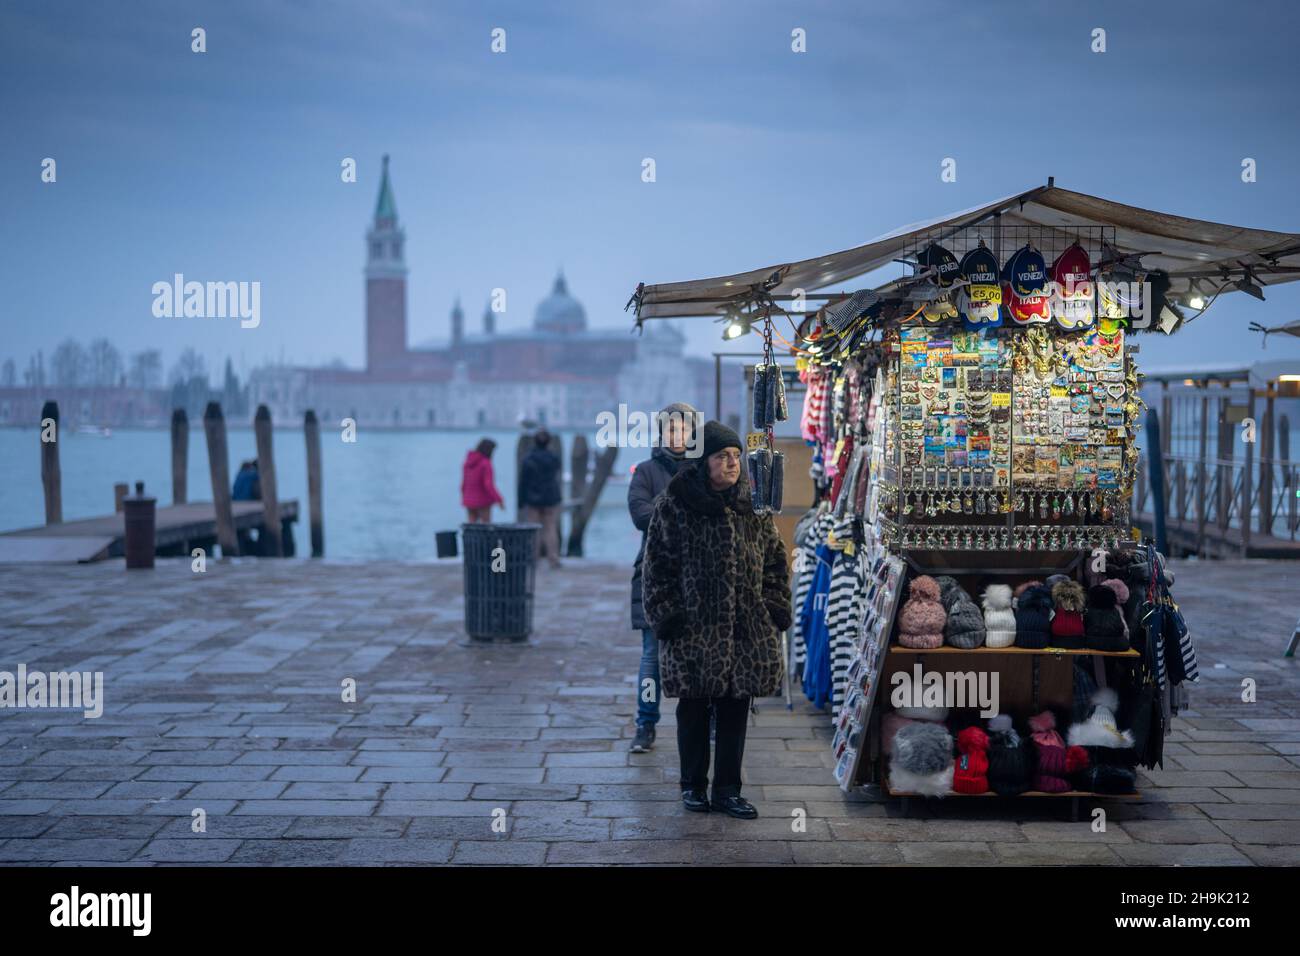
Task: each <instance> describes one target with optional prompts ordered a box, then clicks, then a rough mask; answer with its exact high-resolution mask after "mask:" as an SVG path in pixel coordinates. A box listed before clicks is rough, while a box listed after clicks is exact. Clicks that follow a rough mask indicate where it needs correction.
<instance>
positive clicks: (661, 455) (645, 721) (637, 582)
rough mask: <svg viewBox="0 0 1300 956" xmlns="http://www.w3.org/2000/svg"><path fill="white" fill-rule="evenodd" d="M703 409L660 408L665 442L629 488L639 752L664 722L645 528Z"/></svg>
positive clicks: (635, 742) (648, 745) (635, 747)
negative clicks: (644, 586)
mask: <svg viewBox="0 0 1300 956" xmlns="http://www.w3.org/2000/svg"><path fill="white" fill-rule="evenodd" d="M700 417H701V416H700V413H699V412H698V411H696V410H695V409H694V408H693V407H691V406H690V405H687V404H686V403H685V402H674V403H673V404H672V405H669V406H668V407H667V408H665V409H664V410H663V411H661V412H660V413H659V443H658V445H656V446H655V449H654V450H653V451H652V452H651V453H650V457H649V458H647V459H646V460H645V461H643V462H641V463H640V464H639V465H637V466H636V468H635V469H633V471H632V482H631V484H630V485H629V486H628V489H627V510H628V512H629V513H630V514H631V515H632V524H634V525H635V526H636V530H638V531H640V532H641V547H640V549H639V550H638V551H637V553H636V563H635V564H633V565H632V627H633V629H634V630H639V631H640V632H641V666H640V669H639V672H638V673H637V681H636V694H637V697H636V700H637V704H636V736H635V737H633V738H632V746H631V750H632V753H634V754H639V753H645V752H646V751H647V750H652V749H653V748H654V744H655V727H656V725H657V724H658V723H659V697H660V690H659V641H657V640H656V639H655V632H654V631H653V630H652V629H651V627H650V625H649V624H647V623H646V619H645V610H644V607H643V606H642V601H641V564H642V562H643V561H644V559H645V531H646V529H647V528H648V527H650V514H651V512H652V511H653V510H654V501H655V498H656V497H658V496H659V494H660V492H662V491H663V490H664V489H665V488H667V487H668V482H669V481H670V480H671V479H672V477H673V475H675V474H677V470H678V469H679V468H681V467H682V465H683V464H684V463H685V464H689V463H690V462H689V461H688V459H687V458H686V452H687V446H691V447H698V446H696V445H695V436H696V425H697V423H698V422H699V420H700Z"/></svg>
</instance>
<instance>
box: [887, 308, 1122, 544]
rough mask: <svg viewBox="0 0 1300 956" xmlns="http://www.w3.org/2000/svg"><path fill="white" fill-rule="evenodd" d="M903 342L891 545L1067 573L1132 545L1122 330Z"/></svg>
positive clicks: (951, 334)
mask: <svg viewBox="0 0 1300 956" xmlns="http://www.w3.org/2000/svg"><path fill="white" fill-rule="evenodd" d="M897 335H898V339H897V342H896V343H893V342H891V343H890V344H891V346H893V347H896V349H897V351H896V352H895V351H893V348H891V358H892V361H891V362H889V363H888V373H887V377H886V391H887V393H888V394H889V395H890V396H891V398H892V403H891V406H890V407H889V408H888V411H887V418H888V420H889V423H890V427H889V428H888V429H887V431H886V435H885V447H884V461H885V464H884V468H883V474H882V476H881V480H882V495H881V513H880V515H879V517H878V522H879V526H880V534H881V537H882V539H883V540H884V541H885V542H886V544H888V545H890V546H891V547H895V548H897V549H901V550H906V551H909V552H933V551H944V552H953V551H989V552H1025V551H1035V552H1054V553H1055V554H1056V555H1057V559H1056V562H1055V563H1056V564H1059V565H1060V566H1062V567H1064V566H1068V563H1069V561H1068V559H1069V553H1070V552H1073V553H1074V555H1076V556H1077V555H1078V554H1079V553H1080V552H1091V551H1093V550H1095V549H1098V548H1106V549H1109V548H1114V547H1117V546H1119V544H1120V542H1121V541H1123V540H1124V539H1126V538H1127V537H1128V532H1127V528H1128V526H1129V514H1128V508H1129V502H1130V500H1131V488H1132V482H1133V477H1134V475H1135V473H1136V466H1137V451H1136V449H1135V448H1134V446H1133V443H1132V438H1133V435H1134V433H1135V430H1136V427H1137V421H1136V418H1137V414H1138V409H1139V406H1138V404H1137V388H1136V386H1137V378H1136V370H1135V369H1134V368H1133V366H1132V363H1131V361H1130V360H1129V358H1128V355H1127V354H1126V352H1125V349H1124V342H1123V332H1122V331H1116V332H1115V333H1113V334H1112V335H1111V336H1106V335H1104V334H1102V333H1101V332H1100V331H1096V330H1094V331H1090V332H1084V333H1058V332H1056V331H1053V330H1050V329H1048V328H1046V327H1045V326H1033V327H1030V328H1029V329H1027V330H1022V329H999V330H991V331H981V332H973V331H963V330H956V331H950V330H947V329H939V328H927V327H912V328H907V327H905V328H903V329H901V330H899V332H898V333H897ZM1021 563H1022V564H1023V562H1021ZM1044 563H1045V562H1042V561H1037V560H1036V561H1035V562H1034V565H1035V566H1036V567H1042V565H1043V564H1044Z"/></svg>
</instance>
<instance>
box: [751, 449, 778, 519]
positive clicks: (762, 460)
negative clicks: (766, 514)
mask: <svg viewBox="0 0 1300 956" xmlns="http://www.w3.org/2000/svg"><path fill="white" fill-rule="evenodd" d="M746 458H747V461H748V462H749V500H750V503H751V504H753V506H754V510H755V511H758V512H762V511H765V510H766V509H767V499H768V495H769V494H770V493H771V490H772V453H771V452H770V451H768V450H767V449H766V448H755V449H754V450H753V451H751V452H750V453H749V455H748V456H746Z"/></svg>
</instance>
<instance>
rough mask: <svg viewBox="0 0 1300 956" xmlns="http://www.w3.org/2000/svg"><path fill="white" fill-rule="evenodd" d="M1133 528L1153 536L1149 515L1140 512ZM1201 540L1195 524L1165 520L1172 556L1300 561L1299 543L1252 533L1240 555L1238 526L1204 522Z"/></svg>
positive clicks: (1153, 524) (1136, 515)
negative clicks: (1201, 554)
mask: <svg viewBox="0 0 1300 956" xmlns="http://www.w3.org/2000/svg"><path fill="white" fill-rule="evenodd" d="M1133 526H1134V527H1135V528H1141V529H1142V534H1143V535H1144V536H1147V537H1149V536H1152V535H1154V534H1155V519H1154V518H1153V517H1152V515H1151V513H1150V512H1149V511H1148V512H1143V513H1141V514H1135V515H1133ZM1204 535H1205V537H1204V540H1202V539H1201V531H1200V529H1198V528H1197V525H1196V522H1195V521H1186V520H1181V519H1178V518H1175V517H1173V516H1170V517H1169V518H1166V519H1165V536H1166V537H1167V538H1168V539H1169V548H1170V551H1171V552H1172V553H1173V554H1178V555H1183V554H1196V553H1197V552H1198V551H1201V552H1203V555H1204V557H1207V558H1242V557H1245V558H1267V559H1270V560H1283V559H1287V558H1290V559H1296V558H1300V541H1296V540H1292V539H1290V538H1279V537H1277V536H1276V535H1272V534H1262V533H1260V532H1258V531H1255V532H1253V533H1252V534H1251V536H1250V542H1249V544H1248V545H1247V546H1246V548H1245V553H1244V554H1243V553H1242V546H1241V529H1240V528H1237V527H1227V528H1223V527H1220V526H1219V525H1218V524H1209V523H1207V524H1206V525H1205V528H1204Z"/></svg>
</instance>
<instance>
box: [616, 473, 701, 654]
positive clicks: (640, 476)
mask: <svg viewBox="0 0 1300 956" xmlns="http://www.w3.org/2000/svg"><path fill="white" fill-rule="evenodd" d="M683 464H687V465H689V464H691V459H683V458H675V457H673V454H672V453H671V452H670V451H668V449H667V448H656V449H655V450H654V451H652V452H651V453H650V457H649V458H647V459H646V460H645V461H643V462H641V464H639V465H637V466H636V470H635V471H633V472H632V481H631V483H630V484H629V485H628V489H627V510H628V512H629V513H630V514H631V515H632V524H634V525H636V530H638V531H640V532H641V547H640V548H639V549H638V550H637V553H636V563H635V564H634V565H632V627H633V628H634V629H635V630H638V631H643V630H645V629H647V628H649V627H650V625H649V624H648V623H647V622H646V619H645V610H644V607H643V605H642V602H641V560H642V556H643V555H644V554H645V532H646V529H647V528H649V527H650V514H651V512H653V511H654V504H655V498H657V497H659V494H660V493H661V492H662V491H663V490H664V489H665V488H667V487H668V482H670V481H672V478H673V475H675V474H677V470H678V468H680V467H681V466H682V465H683Z"/></svg>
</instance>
